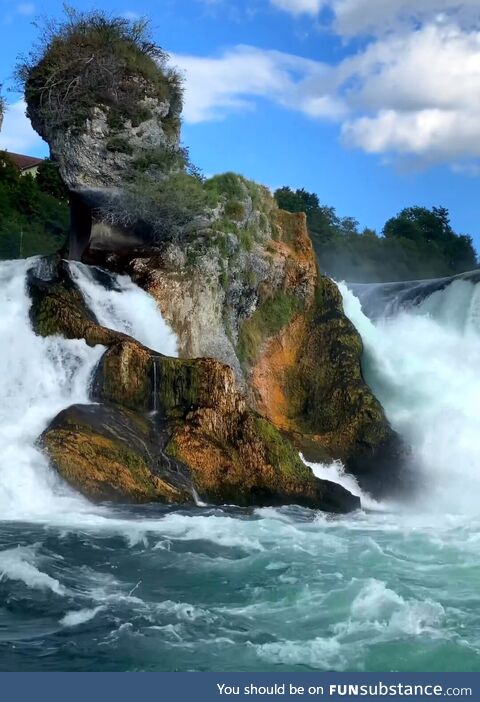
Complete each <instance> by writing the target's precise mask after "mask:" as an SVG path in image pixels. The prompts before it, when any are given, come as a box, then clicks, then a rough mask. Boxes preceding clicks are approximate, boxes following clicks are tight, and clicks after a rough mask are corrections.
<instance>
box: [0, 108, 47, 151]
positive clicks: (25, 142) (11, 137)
mask: <svg viewBox="0 0 480 702" xmlns="http://www.w3.org/2000/svg"><path fill="white" fill-rule="evenodd" d="M25 109H26V105H25V102H24V101H23V100H18V102H14V103H13V104H11V105H7V110H6V112H5V118H4V120H3V127H2V131H1V132H0V149H3V150H6V151H13V152H15V153H24V154H28V155H30V154H32V155H39V156H45V155H46V154H47V151H48V148H47V145H46V144H45V142H44V141H42V139H41V138H40V137H39V136H38V134H37V133H36V132H35V131H34V130H33V128H32V125H31V124H30V120H29V119H28V117H27V116H26V115H25Z"/></svg>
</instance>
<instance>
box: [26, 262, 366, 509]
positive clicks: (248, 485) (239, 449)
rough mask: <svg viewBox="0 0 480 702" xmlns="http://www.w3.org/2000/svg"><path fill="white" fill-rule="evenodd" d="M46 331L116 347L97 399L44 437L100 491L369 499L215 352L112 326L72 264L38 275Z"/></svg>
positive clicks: (35, 306)
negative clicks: (327, 467)
mask: <svg viewBox="0 0 480 702" xmlns="http://www.w3.org/2000/svg"><path fill="white" fill-rule="evenodd" d="M28 285H29V290H30V294H31V297H32V311H31V317H32V322H33V325H34V328H35V329H36V330H37V332H38V333H40V334H42V335H49V334H62V335H64V336H66V337H67V338H83V339H85V340H86V341H87V343H88V344H90V345H96V344H102V345H104V346H106V347H107V351H106V352H105V354H104V356H103V358H102V360H101V362H100V365H99V367H98V370H97V373H96V377H95V380H94V388H93V398H92V399H93V400H96V401H97V403H98V404H96V405H91V406H90V405H89V406H81V407H78V406H76V407H71V408H69V409H68V410H66V411H64V412H62V413H61V414H60V415H59V416H58V417H57V418H56V419H55V420H54V421H53V422H52V424H51V425H50V426H49V427H48V429H47V431H46V432H45V433H44V435H43V437H42V444H43V446H44V448H45V450H46V452H47V453H48V455H49V457H50V459H51V461H52V463H53V465H54V466H56V468H57V469H58V471H59V473H60V474H61V475H62V476H63V477H64V478H65V479H66V480H67V481H68V482H69V483H70V484H72V485H73V486H74V487H75V488H76V489H78V490H79V491H80V492H82V493H83V494H84V495H86V496H87V497H89V498H90V499H93V500H117V501H122V502H150V501H159V502H186V501H191V500H192V499H193V498H192V494H193V487H194V488H195V489H196V490H197V492H198V493H199V494H200V496H201V497H202V498H203V499H206V500H208V501H209V502H213V503H224V502H233V503H235V504H240V505H278V504H291V503H296V504H302V505H305V506H308V507H314V508H320V509H324V510H327V511H331V512H346V511H350V510H352V509H356V508H357V507H358V506H359V505H360V502H359V500H358V498H356V497H354V496H353V495H351V494H350V493H349V492H348V491H346V490H345V489H343V488H341V487H340V486H338V485H335V484H332V483H329V482H328V481H322V480H319V479H317V478H316V477H315V476H314V474H313V473H312V471H311V470H310V469H309V468H308V467H307V466H306V465H305V464H304V463H303V462H302V461H301V460H300V457H299V455H298V453H297V451H296V450H295V449H294V448H293V446H292V445H291V444H290V442H289V441H288V440H287V439H285V438H283V437H282V436H281V435H280V433H279V432H278V431H277V430H276V429H275V427H274V426H273V425H272V424H271V423H270V422H269V421H268V420H267V419H265V418H262V417H260V416H259V415H258V414H257V413H256V412H254V411H252V410H251V409H250V408H249V407H248V404H247V402H246V399H245V396H244V395H242V394H241V393H240V392H239V391H238V388H237V384H236V380H235V375H234V372H233V371H232V369H231V368H230V367H228V366H226V365H225V364H222V363H220V362H219V361H216V360H214V359H195V360H180V359H174V358H168V357H165V356H162V355H160V354H158V353H154V352H153V351H151V350H150V349H147V348H145V347H143V346H142V345H141V344H139V343H138V342H136V341H135V340H133V339H131V338H130V337H128V336H126V335H124V334H119V333H117V332H113V331H110V330H108V329H104V328H103V327H101V326H100V325H98V324H97V322H96V320H95V319H94V318H93V316H92V315H91V313H90V312H88V310H86V308H85V306H84V303H83V300H82V298H81V295H80V294H79V292H78V290H76V288H75V286H74V284H73V283H72V281H71V280H70V278H69V276H68V266H66V264H65V263H63V262H61V261H60V262H59V261H56V260H55V259H51V260H50V262H49V263H48V264H46V265H44V266H43V267H40V269H39V268H37V269H36V271H32V272H31V273H30V276H29V281H28Z"/></svg>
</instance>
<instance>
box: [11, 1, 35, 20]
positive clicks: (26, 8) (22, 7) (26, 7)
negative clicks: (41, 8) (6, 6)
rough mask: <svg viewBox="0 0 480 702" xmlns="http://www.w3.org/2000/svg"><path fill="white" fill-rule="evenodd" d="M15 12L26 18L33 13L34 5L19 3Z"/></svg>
mask: <svg viewBox="0 0 480 702" xmlns="http://www.w3.org/2000/svg"><path fill="white" fill-rule="evenodd" d="M16 10H17V12H18V14H19V15H24V16H26V17H28V16H30V15H33V14H34V13H35V5H34V4H33V2H21V3H20V4H19V5H17V7H16Z"/></svg>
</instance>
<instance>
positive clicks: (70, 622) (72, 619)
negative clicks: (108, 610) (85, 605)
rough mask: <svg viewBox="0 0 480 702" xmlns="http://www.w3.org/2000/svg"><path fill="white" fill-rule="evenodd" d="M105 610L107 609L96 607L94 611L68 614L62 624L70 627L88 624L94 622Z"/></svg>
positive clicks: (82, 610) (83, 610)
mask: <svg viewBox="0 0 480 702" xmlns="http://www.w3.org/2000/svg"><path fill="white" fill-rule="evenodd" d="M103 609H105V607H94V608H93V609H79V610H78V611H77V612H74V611H72V612H67V613H66V614H65V616H64V617H62V618H61V619H60V624H62V625H63V626H68V627H70V626H80V624H86V623H87V622H90V621H92V619H94V618H95V617H96V616H97V614H98V613H99V612H101V611H102V610H103Z"/></svg>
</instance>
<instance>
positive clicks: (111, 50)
mask: <svg viewBox="0 0 480 702" xmlns="http://www.w3.org/2000/svg"><path fill="white" fill-rule="evenodd" d="M40 31H41V34H40V39H39V42H38V45H37V46H36V47H35V49H34V50H33V51H32V52H31V53H30V54H29V55H28V56H27V57H25V58H23V59H22V60H21V61H20V62H19V64H18V65H17V70H16V74H17V78H18V79H19V81H20V83H21V84H22V85H23V87H24V89H25V95H26V98H27V102H28V105H29V112H30V113H32V112H33V113H37V114H38V116H39V117H40V121H41V122H42V123H45V124H48V125H49V126H50V127H52V128H57V127H68V126H76V127H78V128H81V127H82V125H83V124H84V123H85V121H86V119H87V118H88V117H89V116H90V114H91V111H92V108H94V107H95V106H96V105H105V106H107V107H109V108H110V114H109V122H111V124H112V125H114V124H117V126H118V127H119V128H121V126H122V125H123V122H124V120H126V119H129V120H131V121H132V123H136V124H138V123H140V122H143V121H145V120H146V119H148V118H149V117H150V115H149V114H146V113H145V109H144V108H142V107H141V106H139V103H140V102H141V101H142V100H143V99H144V98H145V97H146V96H147V97H152V98H154V99H156V100H159V101H163V100H167V99H168V100H169V101H170V112H169V115H167V118H168V117H171V118H175V117H178V115H179V114H180V112H181V108H182V85H181V78H180V76H179V74H178V73H177V72H176V71H175V70H174V69H172V68H171V67H169V66H168V55H167V54H166V53H165V52H164V51H163V50H162V49H161V48H160V47H159V46H157V45H156V44H155V42H154V41H153V40H152V38H151V35H150V31H149V25H148V22H147V21H146V20H143V19H142V20H138V21H134V22H132V21H129V20H128V19H125V18H122V17H111V16H109V15H107V14H106V13H105V12H103V11H100V10H94V11H91V12H79V11H77V10H74V9H73V8H71V7H69V6H65V15H64V17H63V19H61V20H53V19H48V20H44V21H43V23H42V25H41V26H40Z"/></svg>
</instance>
